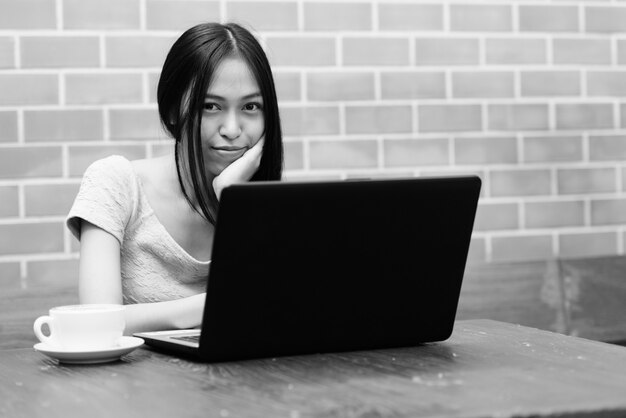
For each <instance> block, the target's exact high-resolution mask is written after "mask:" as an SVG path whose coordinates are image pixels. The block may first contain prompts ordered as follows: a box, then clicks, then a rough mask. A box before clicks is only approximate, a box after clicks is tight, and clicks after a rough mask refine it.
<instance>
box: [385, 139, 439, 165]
mask: <svg viewBox="0 0 626 418" xmlns="http://www.w3.org/2000/svg"><path fill="white" fill-rule="evenodd" d="M383 150H384V154H383V155H384V166H385V167H420V166H429V165H449V164H450V146H449V143H448V139H447V138H432V139H426V138H424V139H397V140H396V139H387V140H384V141H383Z"/></svg>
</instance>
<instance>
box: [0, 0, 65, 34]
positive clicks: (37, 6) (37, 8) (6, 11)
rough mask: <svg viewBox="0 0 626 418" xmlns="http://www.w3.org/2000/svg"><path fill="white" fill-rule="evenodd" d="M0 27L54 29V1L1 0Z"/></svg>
mask: <svg viewBox="0 0 626 418" xmlns="http://www.w3.org/2000/svg"><path fill="white" fill-rule="evenodd" d="M0 29H56V2H54V1H50V0H3V1H2V13H0Z"/></svg>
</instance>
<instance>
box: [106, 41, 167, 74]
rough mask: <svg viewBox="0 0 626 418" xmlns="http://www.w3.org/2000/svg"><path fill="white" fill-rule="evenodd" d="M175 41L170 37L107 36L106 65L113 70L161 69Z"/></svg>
mask: <svg viewBox="0 0 626 418" xmlns="http://www.w3.org/2000/svg"><path fill="white" fill-rule="evenodd" d="M175 40H176V39H175V38H173V37H170V36H107V37H106V38H105V45H106V47H105V51H106V65H107V67H112V68H136V67H140V68H141V67H157V68H161V67H162V66H163V63H164V62H165V57H166V55H167V53H168V52H169V50H170V48H171V47H172V45H173V44H174V41H175Z"/></svg>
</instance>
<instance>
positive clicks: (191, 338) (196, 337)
mask: <svg viewBox="0 0 626 418" xmlns="http://www.w3.org/2000/svg"><path fill="white" fill-rule="evenodd" d="M172 339H173V340H181V341H187V342H190V343H200V335H186V336H184V337H172Z"/></svg>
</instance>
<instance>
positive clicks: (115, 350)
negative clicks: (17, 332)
mask: <svg viewBox="0 0 626 418" xmlns="http://www.w3.org/2000/svg"><path fill="white" fill-rule="evenodd" d="M143 343H144V341H143V339H142V338H137V337H122V338H121V339H120V341H119V343H118V344H117V345H115V346H113V347H111V348H106V349H98V350H85V351H68V350H64V349H62V348H59V347H55V346H51V345H49V344H46V343H38V344H35V345H34V346H33V348H34V349H35V350H37V351H39V352H41V353H43V354H45V355H47V356H48V357H51V358H53V359H56V360H59V361H60V362H62V363H70V364H97V363H108V362H110V361H115V360H118V359H119V358H120V357H122V356H123V355H126V354H128V353H130V352H131V351H133V350H134V349H135V348H137V347H139V346H140V345H142V344H143Z"/></svg>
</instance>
